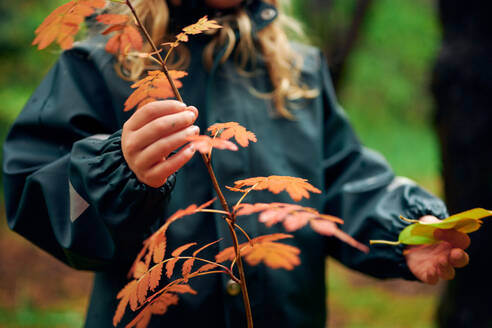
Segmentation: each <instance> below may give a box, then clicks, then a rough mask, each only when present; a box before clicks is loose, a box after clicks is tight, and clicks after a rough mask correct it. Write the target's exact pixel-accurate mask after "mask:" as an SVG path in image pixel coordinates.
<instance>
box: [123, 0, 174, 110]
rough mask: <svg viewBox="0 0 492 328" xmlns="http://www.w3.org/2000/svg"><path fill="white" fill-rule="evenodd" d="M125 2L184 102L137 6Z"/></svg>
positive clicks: (172, 86)
mask: <svg viewBox="0 0 492 328" xmlns="http://www.w3.org/2000/svg"><path fill="white" fill-rule="evenodd" d="M125 3H126V5H127V6H128V8H130V10H131V12H132V14H133V17H134V18H135V20H136V21H137V25H138V27H139V28H140V30H141V31H142V33H143V34H144V36H145V38H146V39H147V42H149V44H150V46H151V47H152V49H153V50H154V52H155V53H156V54H157V57H158V60H159V62H160V64H161V67H162V71H163V72H164V74H165V75H166V78H167V79H168V81H169V84H170V85H171V88H172V89H173V92H174V95H175V96H176V98H177V99H178V100H179V101H180V102H183V98H181V94H180V93H179V91H178V88H177V87H176V85H175V84H174V81H173V79H172V77H171V75H169V71H168V69H167V66H166V63H165V62H164V60H163V59H162V56H161V54H160V51H159V50H158V49H157V46H156V45H155V43H154V41H152V38H151V37H150V34H149V32H147V29H146V28H145V27H144V25H143V24H142V21H141V20H140V17H138V15H137V12H136V11H135V8H134V7H133V5H132V3H131V2H130V0H126V1H125Z"/></svg>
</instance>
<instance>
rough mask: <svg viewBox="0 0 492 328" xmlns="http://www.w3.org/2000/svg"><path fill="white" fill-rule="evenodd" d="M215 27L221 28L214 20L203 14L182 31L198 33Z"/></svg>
mask: <svg viewBox="0 0 492 328" xmlns="http://www.w3.org/2000/svg"><path fill="white" fill-rule="evenodd" d="M216 28H222V26H220V25H219V24H217V22H216V21H215V20H208V17H207V16H204V17H202V18H200V19H199V20H198V22H196V23H195V24H191V25H188V26H186V27H184V28H183V32H184V33H186V34H200V33H202V32H205V31H208V30H212V29H216ZM178 35H179V34H178Z"/></svg>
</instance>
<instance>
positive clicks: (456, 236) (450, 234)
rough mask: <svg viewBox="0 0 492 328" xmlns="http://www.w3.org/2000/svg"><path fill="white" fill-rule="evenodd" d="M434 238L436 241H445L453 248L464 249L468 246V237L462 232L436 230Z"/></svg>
mask: <svg viewBox="0 0 492 328" xmlns="http://www.w3.org/2000/svg"><path fill="white" fill-rule="evenodd" d="M434 237H435V238H436V239H437V240H443V241H447V242H448V243H450V244H451V245H453V247H456V248H461V249H466V248H468V246H470V242H471V241H470V237H469V236H468V235H467V234H466V233H463V232H459V231H456V230H449V229H437V230H436V231H434Z"/></svg>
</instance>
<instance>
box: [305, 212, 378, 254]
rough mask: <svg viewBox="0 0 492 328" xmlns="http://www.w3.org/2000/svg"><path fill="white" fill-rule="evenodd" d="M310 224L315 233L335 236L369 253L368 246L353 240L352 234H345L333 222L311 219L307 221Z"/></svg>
mask: <svg viewBox="0 0 492 328" xmlns="http://www.w3.org/2000/svg"><path fill="white" fill-rule="evenodd" d="M309 224H310V225H311V228H312V229H313V230H314V231H316V232H317V233H319V234H321V235H325V236H329V237H335V238H338V239H340V240H341V241H343V242H344V243H346V244H349V245H350V246H352V247H354V248H357V249H358V250H360V251H361V252H364V253H369V247H367V246H366V245H364V244H362V243H360V242H358V241H357V240H355V239H354V238H353V237H352V236H350V235H349V234H347V233H346V232H343V231H342V230H340V228H338V227H337V225H336V224H335V223H334V222H330V221H322V220H312V221H310V222H309Z"/></svg>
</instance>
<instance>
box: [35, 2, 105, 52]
mask: <svg viewBox="0 0 492 328" xmlns="http://www.w3.org/2000/svg"><path fill="white" fill-rule="evenodd" d="M105 5H106V1H105V0H72V1H70V2H68V3H66V4H64V5H61V6H60V7H58V8H56V9H55V10H54V11H53V12H52V13H51V14H50V15H48V17H46V19H45V20H44V21H43V22H42V23H41V25H39V27H38V28H37V29H36V31H35V34H36V38H35V39H34V41H33V42H32V44H33V45H37V46H38V49H40V50H41V49H44V48H46V47H47V46H49V45H50V44H51V43H53V42H56V43H58V44H59V45H60V47H61V48H62V49H68V48H71V47H72V44H73V37H74V36H75V34H77V32H78V31H79V30H80V24H81V23H82V22H83V21H84V19H85V18H86V17H87V16H90V15H92V14H93V13H94V11H95V9H97V8H104V6H105Z"/></svg>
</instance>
